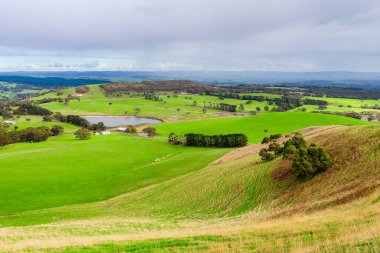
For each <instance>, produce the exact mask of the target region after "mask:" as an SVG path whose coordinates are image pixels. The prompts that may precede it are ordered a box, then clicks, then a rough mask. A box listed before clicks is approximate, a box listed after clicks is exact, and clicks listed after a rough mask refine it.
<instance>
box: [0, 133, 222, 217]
mask: <svg viewBox="0 0 380 253" xmlns="http://www.w3.org/2000/svg"><path fill="white" fill-rule="evenodd" d="M205 151H206V149H202V148H184V147H175V146H172V145H170V144H168V143H165V142H163V141H160V140H149V139H145V138H139V137H131V136H126V135H122V134H112V135H109V136H94V137H93V138H92V139H90V140H86V141H81V140H76V139H75V138H74V135H72V134H65V135H64V136H60V137H51V138H50V139H49V140H48V141H46V142H41V143H20V144H13V145H8V146H6V147H5V148H3V149H2V150H1V153H0V158H1V159H0V173H1V177H0V195H1V196H2V197H1V199H0V215H4V214H10V213H15V212H19V211H26V210H32V209H41V208H48V207H53V206H61V205H67V204H73V203H83V202H90V201H97V200H102V199H106V198H110V197H113V196H116V195H118V194H122V193H126V192H129V191H133V190H136V189H139V188H142V187H146V186H149V185H152V184H155V183H158V182H162V181H165V180H167V179H170V178H174V177H176V176H180V175H183V174H186V173H189V172H192V171H195V170H198V169H200V168H202V167H204V166H205V165H207V164H208V163H209V162H211V161H213V160H215V159H216V158H218V157H219V156H221V155H222V154H224V153H225V152H227V151H228V150H223V149H207V152H205ZM200 155H201V156H200ZM195 158H197V159H195ZM89 193H90V194H89Z"/></svg>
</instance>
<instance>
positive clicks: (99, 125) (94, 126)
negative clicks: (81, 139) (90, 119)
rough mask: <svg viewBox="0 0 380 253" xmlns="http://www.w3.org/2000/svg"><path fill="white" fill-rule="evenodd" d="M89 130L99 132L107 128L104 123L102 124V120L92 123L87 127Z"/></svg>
mask: <svg viewBox="0 0 380 253" xmlns="http://www.w3.org/2000/svg"><path fill="white" fill-rule="evenodd" d="M88 129H89V130H92V131H95V132H101V131H104V130H106V129H107V127H106V125H104V123H103V122H98V123H96V124H92V125H91V126H90V127H88Z"/></svg>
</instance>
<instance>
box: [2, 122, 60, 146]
mask: <svg viewBox="0 0 380 253" xmlns="http://www.w3.org/2000/svg"><path fill="white" fill-rule="evenodd" d="M63 131H64V129H63V127H62V126H53V127H52V128H48V127H46V126H39V127H28V128H25V129H22V130H12V131H8V129H7V128H6V127H0V146H5V145H8V144H12V143H17V142H41V141H46V140H47V139H48V138H49V137H50V136H58V135H61V134H62V133H63Z"/></svg>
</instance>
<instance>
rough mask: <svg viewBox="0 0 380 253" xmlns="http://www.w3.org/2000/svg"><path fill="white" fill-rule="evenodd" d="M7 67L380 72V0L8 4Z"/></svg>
mask: <svg viewBox="0 0 380 253" xmlns="http://www.w3.org/2000/svg"><path fill="white" fill-rule="evenodd" d="M0 9H1V10H2V15H0V71H20V70H21V71H25V70H28V71H38V70H40V71H65V70H78V71H84V70H87V71H89V70H91V71H97V70H118V71H128V70H131V71H132V70H133V71H135V70H145V71H147V70H151V71H159V70H163V71H168V70H184V71H191V70H218V71H227V70H228V71H234V70H235V71H366V72H380V58H379V57H378V55H379V54H380V34H379V32H378V31H380V29H379V28H380V2H378V1H375V0H363V1H360V2H359V1H356V0H355V1H354V0H330V1H328V0H306V1H305V0H266V1H264V0H234V1H233V0H223V1H220V0H219V1H217V0H193V1H185V0H171V1H170V0H144V1H139V0H65V1H61V0H60V1H58V0H0Z"/></svg>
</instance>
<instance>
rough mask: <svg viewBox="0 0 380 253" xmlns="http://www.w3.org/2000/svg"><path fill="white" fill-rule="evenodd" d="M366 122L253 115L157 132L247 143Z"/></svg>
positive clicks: (308, 115) (174, 125) (313, 116)
mask: <svg viewBox="0 0 380 253" xmlns="http://www.w3.org/2000/svg"><path fill="white" fill-rule="evenodd" d="M363 124H368V122H365V121H360V120H356V119H352V118H348V117H342V116H336V115H327V114H318V113H301V112H299V113H298V112H280V113H263V114H259V115H255V116H247V117H232V118H222V119H210V120H194V121H186V122H175V123H164V124H160V125H157V126H156V128H157V133H158V134H159V135H160V136H163V137H167V136H169V134H170V133H176V134H178V135H180V134H186V133H200V134H209V135H214V134H233V133H243V134H246V135H247V137H248V141H249V143H257V142H259V141H261V139H262V138H263V137H265V135H266V133H264V129H268V130H269V131H270V133H272V134H277V133H281V134H286V133H289V132H292V131H295V130H299V129H302V128H305V127H309V126H325V125H363Z"/></svg>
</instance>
